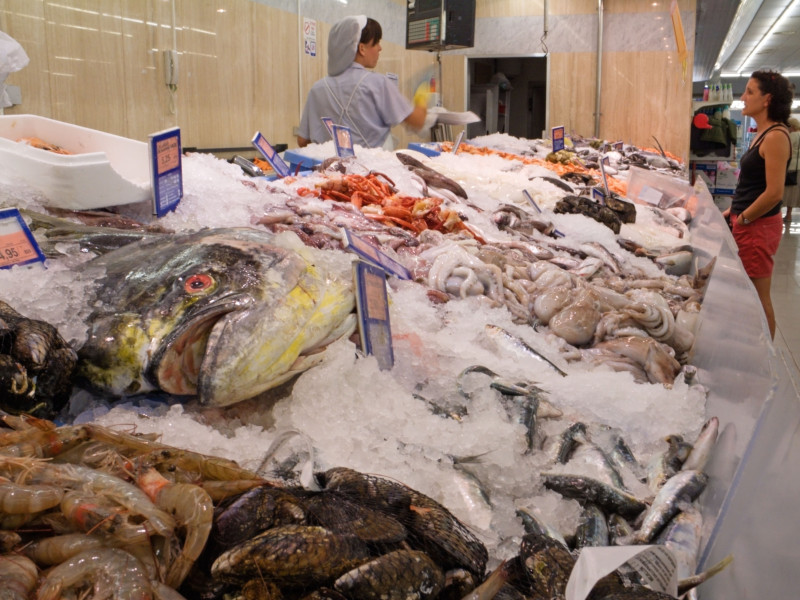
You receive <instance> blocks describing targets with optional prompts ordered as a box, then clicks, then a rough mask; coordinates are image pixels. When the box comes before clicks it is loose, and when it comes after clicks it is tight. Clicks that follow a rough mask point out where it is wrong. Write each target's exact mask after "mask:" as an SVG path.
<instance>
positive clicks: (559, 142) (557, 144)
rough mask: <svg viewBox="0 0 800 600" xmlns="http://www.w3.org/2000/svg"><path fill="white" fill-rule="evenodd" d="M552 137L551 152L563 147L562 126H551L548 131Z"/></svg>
mask: <svg viewBox="0 0 800 600" xmlns="http://www.w3.org/2000/svg"><path fill="white" fill-rule="evenodd" d="M550 135H551V137H552V139H553V152H558V151H559V150H563V149H564V126H563V125H559V126H558V127H553V129H552V130H551V133H550Z"/></svg>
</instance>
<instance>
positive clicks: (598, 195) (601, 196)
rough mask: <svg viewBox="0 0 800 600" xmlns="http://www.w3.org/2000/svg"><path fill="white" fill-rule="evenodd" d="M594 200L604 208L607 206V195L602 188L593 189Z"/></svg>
mask: <svg viewBox="0 0 800 600" xmlns="http://www.w3.org/2000/svg"><path fill="white" fill-rule="evenodd" d="M592 200H594V201H595V202H599V203H600V204H602V205H603V206H605V205H606V194H605V192H603V190H601V189H600V188H592Z"/></svg>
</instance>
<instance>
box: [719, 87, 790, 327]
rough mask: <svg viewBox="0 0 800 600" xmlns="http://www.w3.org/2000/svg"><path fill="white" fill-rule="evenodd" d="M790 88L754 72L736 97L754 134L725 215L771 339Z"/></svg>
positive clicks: (786, 164)
mask: <svg viewBox="0 0 800 600" xmlns="http://www.w3.org/2000/svg"><path fill="white" fill-rule="evenodd" d="M793 96H794V86H793V85H792V84H791V83H790V82H789V80H788V79H786V78H785V77H783V76H782V75H781V74H780V73H776V72H774V71H755V72H754V73H753V74H752V75H751V76H750V79H749V80H748V81H747V86H746V87H745V91H744V93H743V94H742V102H744V108H743V109H742V115H745V116H748V117H751V118H752V119H753V120H754V121H755V122H756V135H755V138H754V139H753V141H752V143H751V144H750V148H749V149H748V150H747V151H746V152H745V153H744V154H743V155H742V158H741V160H740V161H739V167H740V170H739V181H738V183H737V185H736V191H735V192H734V196H733V201H732V203H731V207H730V208H729V209H728V210H727V211H725V213H723V214H725V215H726V216H727V215H730V222H731V230H732V232H733V238H734V239H735V240H736V244H737V246H738V247H739V258H740V259H741V260H742V265H744V270H745V272H746V273H747V275H748V277H750V281H752V282H753V285H754V286H755V288H756V292H757V293H758V298H759V300H760V301H761V306H762V307H763V308H764V314H765V315H766V317H767V325H768V326H769V333H770V336H772V338H773V339H774V338H775V312H774V311H773V309H772V300H771V298H770V286H771V284H772V267H773V265H774V260H773V257H774V256H775V252H777V250H778V244H779V243H780V241H781V233H782V232H783V223H781V198H782V197H783V188H784V182H785V180H786V169H787V167H788V166H789V159H790V157H791V147H790V141H789V128H788V127H787V124H786V122H787V120H788V119H789V115H790V111H791V107H792V98H793Z"/></svg>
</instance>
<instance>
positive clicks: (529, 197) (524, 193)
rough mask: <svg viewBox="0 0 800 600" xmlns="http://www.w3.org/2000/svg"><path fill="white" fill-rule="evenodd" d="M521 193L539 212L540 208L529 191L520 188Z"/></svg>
mask: <svg viewBox="0 0 800 600" xmlns="http://www.w3.org/2000/svg"><path fill="white" fill-rule="evenodd" d="M522 195H523V196H525V199H526V200H527V201H528V202H529V203H530V205H531V206H532V207H533V208H534V210H535V211H536V212H537V213H541V212H542V209H541V208H539V205H538V204H536V200H534V199H533V196H531V194H530V192H528V190H522Z"/></svg>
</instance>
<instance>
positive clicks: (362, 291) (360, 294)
mask: <svg viewBox="0 0 800 600" xmlns="http://www.w3.org/2000/svg"><path fill="white" fill-rule="evenodd" d="M353 272H354V277H355V285H356V310H357V311H358V329H359V335H360V337H361V348H362V349H363V350H364V353H365V354H368V355H371V356H374V357H375V358H377V359H378V366H379V367H380V368H381V370H386V369H391V368H392V366H394V351H393V349H392V330H391V327H390V324H389V298H388V296H387V294H386V271H384V270H383V269H381V268H380V267H377V266H375V265H372V264H370V263H366V262H363V261H360V260H359V261H356V262H355V264H354V265H353Z"/></svg>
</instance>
